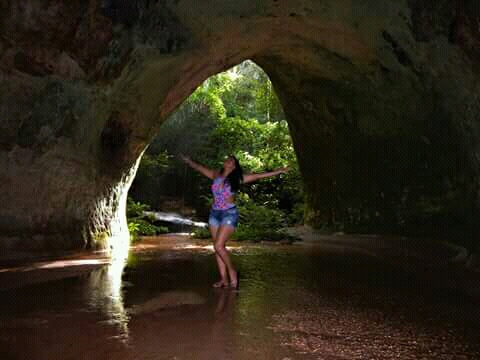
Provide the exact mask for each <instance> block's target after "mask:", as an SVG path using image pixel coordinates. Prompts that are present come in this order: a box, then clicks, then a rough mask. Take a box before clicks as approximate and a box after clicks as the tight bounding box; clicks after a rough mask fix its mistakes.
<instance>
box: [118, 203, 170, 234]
mask: <svg viewBox="0 0 480 360" xmlns="http://www.w3.org/2000/svg"><path fill="white" fill-rule="evenodd" d="M149 209H150V207H149V206H148V205H145V204H142V203H140V202H135V201H133V200H132V199H131V198H130V197H129V198H128V199H127V221H128V231H129V233H130V238H131V240H132V241H137V240H138V239H139V236H153V235H159V234H166V233H168V231H169V230H168V228H167V227H165V226H157V225H155V224H154V223H153V222H154V221H155V218H153V217H151V216H148V215H145V214H144V212H145V211H148V210H149Z"/></svg>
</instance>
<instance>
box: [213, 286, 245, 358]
mask: <svg viewBox="0 0 480 360" xmlns="http://www.w3.org/2000/svg"><path fill="white" fill-rule="evenodd" d="M215 296H216V297H217V304H216V307H215V313H214V320H213V324H212V327H211V333H210V334H211V340H212V348H210V353H209V354H208V355H209V356H210V357H211V356H212V353H214V354H215V356H216V357H215V358H219V359H231V358H232V355H233V354H232V351H233V349H234V348H235V346H234V345H235V344H234V343H232V341H234V338H235V337H234V336H232V334H231V332H233V331H234V322H235V303H236V298H237V296H238V293H237V292H236V291H232V290H231V289H228V288H225V289H216V291H215Z"/></svg>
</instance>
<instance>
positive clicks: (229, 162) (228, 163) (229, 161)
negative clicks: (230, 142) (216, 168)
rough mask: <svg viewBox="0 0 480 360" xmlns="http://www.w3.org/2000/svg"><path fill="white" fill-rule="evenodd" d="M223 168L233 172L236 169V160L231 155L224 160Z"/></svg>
mask: <svg viewBox="0 0 480 360" xmlns="http://www.w3.org/2000/svg"><path fill="white" fill-rule="evenodd" d="M223 168H224V169H225V171H227V172H231V171H233V170H234V169H235V160H234V159H233V158H232V157H231V156H229V157H227V158H226V159H225V160H224V161H223Z"/></svg>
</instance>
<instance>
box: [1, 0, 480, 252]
mask: <svg viewBox="0 0 480 360" xmlns="http://www.w3.org/2000/svg"><path fill="white" fill-rule="evenodd" d="M447 3H448V4H446V5H445V6H443V5H442V6H440V5H437V4H436V3H435V4H433V3H432V4H430V3H429V4H427V3H425V4H424V5H419V4H416V3H415V4H413V2H405V3H398V2H395V1H389V0H383V1H381V2H374V1H366V2H358V1H342V2H338V1H333V0H327V1H322V2H314V1H309V2H297V1H282V2H278V1H266V0H265V1H255V2H252V1H238V2H235V3H232V2H225V1H219V0H208V1H204V2H201V3H200V2H196V1H136V2H135V3H132V2H128V1H126V0H116V1H107V2H96V1H91V2H89V3H88V4H87V3H85V2H81V1H74V2H70V1H66V0H57V1H53V2H46V1H39V2H38V3H34V4H30V3H24V2H15V3H13V2H9V3H6V4H3V5H2V8H1V10H2V11H1V13H2V15H1V22H0V24H1V33H2V37H1V40H0V54H1V57H0V64H1V67H0V72H1V78H0V88H1V89H2V91H1V95H0V114H2V118H1V120H0V125H1V127H2V130H3V131H2V134H1V138H0V144H1V147H0V177H1V179H2V186H1V188H0V189H1V191H0V203H1V204H4V205H2V206H1V207H0V230H1V231H2V234H3V236H2V237H3V239H4V240H2V242H1V245H2V246H3V247H5V248H14V249H17V248H31V249H44V248H51V247H53V248H62V249H66V248H82V247H89V248H96V247H107V248H108V247H109V246H110V243H109V240H108V239H109V237H110V236H111V235H115V234H121V233H123V234H125V231H126V223H125V216H124V214H122V212H124V200H125V197H126V189H128V185H129V183H130V182H131V180H132V177H133V176H134V173H135V169H136V166H137V163H138V158H139V156H140V155H141V154H142V152H143V151H144V149H145V147H146V146H147V144H148V143H149V141H150V140H151V139H152V137H153V136H154V135H155V133H156V131H157V130H158V128H159V126H160V124H161V122H162V121H163V120H164V119H165V118H166V116H167V115H168V114H170V113H171V112H172V111H173V110H174V109H175V108H176V107H177V106H178V105H179V104H180V103H181V102H182V101H183V100H184V99H185V98H186V97H187V96H188V95H189V94H190V93H191V92H192V91H193V90H194V89H195V88H196V87H197V86H198V85H199V84H200V83H201V82H202V81H204V80H205V79H206V78H208V77H209V76H211V75H213V74H216V73H218V72H220V71H223V70H225V69H227V68H229V67H231V66H233V65H236V64H238V63H240V62H242V61H243V60H245V59H252V60H253V61H255V63H257V64H258V65H259V66H261V67H262V68H263V69H264V70H265V72H266V73H267V74H268V76H269V77H270V79H271V81H272V83H273V85H274V87H275V90H276V92H277V94H278V95H279V97H280V100H281V102H282V105H283V107H284V109H285V113H286V116H287V120H288V122H289V126H290V129H291V134H292V138H293V141H294V145H295V149H296V152H297V156H298V159H299V164H300V168H301V171H302V174H303V177H304V181H305V188H306V190H307V192H308V195H309V199H308V202H309V205H310V208H311V209H312V211H311V214H312V216H311V218H312V221H324V220H325V216H330V215H325V214H329V211H330V209H332V208H333V207H338V204H339V202H340V203H342V204H343V203H345V204H347V203H346V202H344V200H345V198H347V197H348V196H352V193H357V195H358V194H360V195H361V196H363V195H362V194H364V193H369V192H370V193H371V192H372V191H373V192H375V187H378V183H377V179H381V180H382V184H388V183H389V182H393V183H395V184H397V183H398V184H399V185H398V186H400V185H401V184H402V182H401V181H399V180H398V179H401V178H402V176H404V175H405V173H409V171H413V172H415V171H417V170H418V169H417V170H415V169H414V170H412V169H411V168H410V167H412V166H413V167H415V166H419V164H421V163H422V160H424V158H425V159H429V157H431V158H434V160H433V161H430V163H428V164H427V167H428V166H430V167H432V166H436V167H437V168H438V170H439V172H438V174H437V175H439V174H440V175H442V176H443V174H445V173H448V174H449V175H451V176H449V177H448V179H450V180H451V179H453V180H452V181H453V182H454V183H455V186H454V187H455V189H456V190H455V191H457V190H458V192H459V194H457V195H455V196H456V198H455V199H456V200H458V201H459V204H458V208H461V209H463V211H464V215H463V216H462V215H461V214H462V211H460V212H459V214H460V217H461V218H462V221H464V223H465V224H466V225H465V226H466V227H467V228H468V231H469V232H470V236H471V237H472V238H475V236H476V235H477V234H478V231H477V229H476V228H475V226H474V225H473V222H474V219H475V218H474V217H475V216H476V215H475V214H477V213H478V211H477V209H478V207H479V206H478V200H479V197H478V168H479V166H478V161H479V157H478V138H479V135H478V133H479V132H478V116H479V114H480V105H479V104H480V101H479V100H478V99H479V94H480V85H479V83H480V82H479V81H478V79H479V74H478V69H476V66H475V64H478V60H479V59H480V54H479V53H478V49H479V48H480V34H478V29H476V28H475V26H474V25H475V24H476V23H477V22H476V21H478V19H479V18H480V15H479V13H478V9H477V8H476V7H475V2H474V1H469V0H465V1H464V2H463V3H462V4H463V5H462V6H457V2H454V1H451V2H447ZM132 7H133V8H132ZM26 10H28V11H26ZM72 14H74V16H72ZM425 14H427V16H425ZM452 24H454V26H453V25H452ZM32 34H42V36H41V37H40V40H39V38H38V37H35V36H34V35H32ZM232 39H234V40H233V41H232ZM439 124H440V125H439ZM439 128H441V129H443V130H442V131H437V130H438V129H439ZM445 129H448V131H445ZM394 140H395V141H394ZM419 144H423V145H419ZM367 145H368V146H371V148H368V147H367ZM430 145H433V146H430ZM392 147H394V148H398V149H401V150H402V151H399V152H393V154H391V157H392V158H395V156H397V157H398V161H397V162H396V164H394V166H393V165H392V164H387V165H384V166H376V164H375V161H370V162H368V161H366V162H364V161H363V159H364V158H365V157H372V156H373V157H375V156H376V155H378V156H380V159H381V158H383V157H384V156H386V154H387V153H388V151H389V149H391V148H392ZM442 149H447V150H450V151H443V150H442ZM367 150H368V151H367ZM362 151H364V152H365V156H364V157H362V156H359V155H362ZM450 153H453V154H454V156H453V157H451V156H450V157H449V154H450ZM419 154H420V155H421V156H420V155H419ZM367 155H368V156H367ZM415 157H418V158H419V160H418V161H416V162H415V161H414V162H412V161H410V160H411V159H413V158H415ZM430 160H431V159H430ZM359 162H360V164H359ZM432 164H433V165H432ZM442 164H448V166H444V167H443V168H442ZM377 165H378V164H377ZM382 169H383V170H382ZM385 169H386V170H385ZM442 169H443V170H442ZM418 171H419V172H420V173H421V174H420V176H419V179H418V182H419V183H420V185H422V184H421V177H422V176H424V174H425V171H424V170H422V171H420V170H418ZM442 171H443V172H442ZM452 171H453V172H454V173H453V174H450V173H449V172H452ZM364 174H367V176H364ZM432 174H435V172H432V173H428V174H427V175H429V176H433V175H432ZM455 174H457V175H455ZM455 176H456V177H455ZM450 180H449V181H450ZM423 185H425V184H423ZM426 185H428V183H427V184H426ZM448 186H450V185H446V187H445V189H444V190H445V191H446V189H448ZM450 187H452V186H450ZM372 188H373V189H372ZM365 189H367V190H368V191H366V190H365ZM404 190H405V189H404V188H394V192H395V193H399V192H402V191H404ZM365 191H366V192H365ZM392 191H393V190H392ZM436 191H437V190H436ZM427 192H428V190H427ZM438 194H440V195H441V189H439V190H438ZM353 195H355V194H353ZM434 195H435V194H434ZM357 197H358V196H357ZM6 204H8V206H7V205H6ZM467 213H468V214H470V215H468V214H467ZM471 214H474V215H471Z"/></svg>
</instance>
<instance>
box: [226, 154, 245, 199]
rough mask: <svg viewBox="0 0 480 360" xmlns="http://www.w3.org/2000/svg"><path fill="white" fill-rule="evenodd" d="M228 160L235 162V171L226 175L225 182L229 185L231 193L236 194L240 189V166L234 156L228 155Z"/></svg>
mask: <svg viewBox="0 0 480 360" xmlns="http://www.w3.org/2000/svg"><path fill="white" fill-rule="evenodd" d="M228 157H229V158H232V159H233V161H235V169H233V171H232V172H231V173H230V174H228V175H227V177H226V179H225V181H227V182H228V183H229V184H230V188H231V189H232V191H233V192H237V191H238V189H240V184H241V183H242V182H243V169H242V167H241V165H240V162H239V161H238V159H237V158H236V157H235V156H234V155H229V156H228ZM220 173H221V174H222V173H223V167H222V169H221V170H220Z"/></svg>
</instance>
